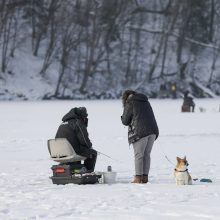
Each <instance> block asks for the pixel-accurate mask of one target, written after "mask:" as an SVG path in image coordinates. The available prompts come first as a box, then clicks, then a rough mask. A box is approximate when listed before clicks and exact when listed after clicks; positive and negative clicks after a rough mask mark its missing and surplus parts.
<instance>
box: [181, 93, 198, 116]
mask: <svg viewBox="0 0 220 220" xmlns="http://www.w3.org/2000/svg"><path fill="white" fill-rule="evenodd" d="M194 109H195V103H194V101H193V98H192V97H191V96H189V91H186V92H185V93H184V98H183V105H182V112H194Z"/></svg>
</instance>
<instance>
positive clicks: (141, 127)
mask: <svg viewBox="0 0 220 220" xmlns="http://www.w3.org/2000/svg"><path fill="white" fill-rule="evenodd" d="M122 103H123V107H124V111H123V115H122V116H121V120H122V123H123V124H124V125H126V126H128V142H129V144H133V148H134V158H135V177H134V180H133V181H132V183H147V182H148V174H149V170H150V154H151V150H152V147H153V144H154V141H155V140H156V139H157V137H158V135H159V130H158V127H157V122H156V120H155V117H154V113H153V110H152V108H151V105H150V103H149V101H148V98H147V97H146V96H145V95H144V94H141V93H137V92H135V91H132V90H126V91H125V92H124V93H123V96H122Z"/></svg>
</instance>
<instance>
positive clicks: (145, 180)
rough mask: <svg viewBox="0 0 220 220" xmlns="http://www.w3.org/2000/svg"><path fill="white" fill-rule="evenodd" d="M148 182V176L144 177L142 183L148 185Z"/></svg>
mask: <svg viewBox="0 0 220 220" xmlns="http://www.w3.org/2000/svg"><path fill="white" fill-rule="evenodd" d="M147 182H148V175H143V176H142V183H147Z"/></svg>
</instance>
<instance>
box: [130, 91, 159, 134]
mask: <svg viewBox="0 0 220 220" xmlns="http://www.w3.org/2000/svg"><path fill="white" fill-rule="evenodd" d="M127 102H130V103H132V106H133V125H134V127H135V129H136V134H137V135H138V138H142V137H145V136H147V135H150V134H156V135H158V127H157V123H156V120H155V117H154V113H153V110H152V108H151V105H150V103H149V101H148V99H147V97H146V96H145V95H143V94H141V93H137V94H135V95H132V96H130V97H129V98H128V100H127Z"/></svg>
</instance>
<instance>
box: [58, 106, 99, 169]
mask: <svg viewBox="0 0 220 220" xmlns="http://www.w3.org/2000/svg"><path fill="white" fill-rule="evenodd" d="M87 116H88V114H87V110H86V108H85V107H80V108H73V109H71V110H70V111H69V112H68V113H67V114H66V115H64V117H63V118H62V121H63V123H62V124H61V125H60V126H59V128H58V130H57V133H56V136H55V138H66V139H67V140H68V141H69V142H70V144H71V145H72V147H73V148H74V150H75V151H76V153H77V154H79V155H81V156H85V157H87V159H86V160H85V163H84V164H85V166H86V167H87V169H88V170H90V171H93V170H94V167H95V162H96V157H97V152H96V151H95V150H94V149H91V148H92V143H91V141H90V139H89V135H88V132H87V126H88V118H87Z"/></svg>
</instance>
